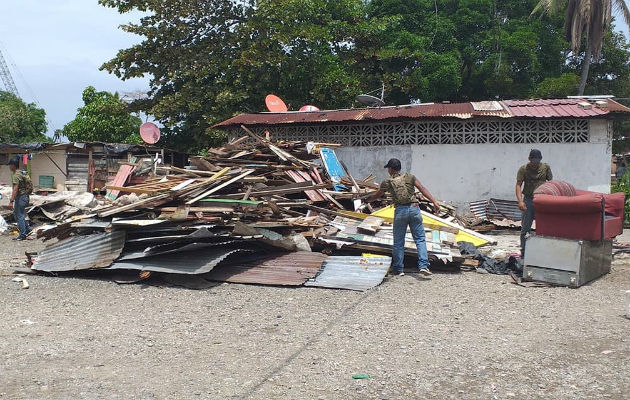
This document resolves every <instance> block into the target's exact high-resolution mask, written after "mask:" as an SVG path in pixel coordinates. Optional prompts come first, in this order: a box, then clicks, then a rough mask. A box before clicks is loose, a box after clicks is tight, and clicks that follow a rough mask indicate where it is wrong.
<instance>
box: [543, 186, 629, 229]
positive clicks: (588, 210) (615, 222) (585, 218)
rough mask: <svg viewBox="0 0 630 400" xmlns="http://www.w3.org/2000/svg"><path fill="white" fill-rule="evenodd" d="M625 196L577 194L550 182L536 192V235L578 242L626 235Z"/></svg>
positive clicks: (593, 193) (582, 192) (594, 193)
mask: <svg viewBox="0 0 630 400" xmlns="http://www.w3.org/2000/svg"><path fill="white" fill-rule="evenodd" d="M624 201H625V196H624V194H623V193H613V194H603V193H596V192H587V191H584V190H576V189H575V188H574V187H573V186H572V185H571V184H570V183H567V182H563V181H549V182H546V183H544V184H542V185H540V186H539V187H538V188H537V189H536V191H535V192H534V212H535V214H536V234H537V235H542V236H553V237H560V238H567V239H578V240H580V239H581V240H603V239H612V238H614V237H615V236H617V235H620V234H621V233H622V232H623V207H624Z"/></svg>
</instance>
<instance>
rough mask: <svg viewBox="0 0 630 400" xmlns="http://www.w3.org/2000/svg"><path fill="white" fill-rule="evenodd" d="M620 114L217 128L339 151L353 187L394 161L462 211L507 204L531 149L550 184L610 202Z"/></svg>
mask: <svg viewBox="0 0 630 400" xmlns="http://www.w3.org/2000/svg"><path fill="white" fill-rule="evenodd" d="M629 113H630V109H629V108H627V107H625V106H622V105H621V104H619V103H617V102H615V101H613V100H605V101H599V102H595V101H591V102H590V103H589V102H588V101H586V100H580V99H557V100H507V101H486V102H476V103H457V104H450V103H448V104H433V103H432V104H419V105H407V106H396V107H381V108H364V109H352V110H330V111H315V112H285V113H256V114H241V115H238V116H236V117H234V118H231V119H229V120H227V121H224V122H222V123H220V124H218V125H217V126H216V127H217V128H221V129H225V130H227V131H228V133H229V134H230V136H242V135H243V132H242V130H241V128H240V125H241V124H242V125H246V126H247V127H249V128H250V129H252V130H253V131H254V132H257V133H261V134H262V133H263V132H264V131H265V130H268V131H269V132H270V133H271V136H272V137H273V138H274V139H276V140H302V141H315V142H332V143H340V144H342V146H343V147H341V148H339V149H337V150H336V152H337V155H338V157H339V159H341V160H342V161H343V162H344V163H345V164H346V165H347V167H348V169H349V170H350V173H351V174H353V175H354V176H355V177H356V178H363V177H365V176H368V175H369V174H374V175H376V176H377V178H378V180H379V181H380V180H381V179H383V178H385V177H386V174H387V173H386V171H385V170H384V169H383V166H384V165H385V163H386V162H387V160H388V159H389V158H392V157H395V158H399V159H400V160H401V161H402V165H403V170H404V171H409V172H411V173H413V174H415V175H416V176H417V177H418V178H419V179H420V180H421V181H422V182H423V183H424V184H425V186H427V188H429V190H430V191H431V192H432V193H433V194H434V195H435V196H436V197H437V198H439V199H441V200H444V201H448V202H451V203H452V204H454V205H456V206H458V207H464V206H465V205H466V204H467V203H468V202H470V201H474V200H484V199H488V198H500V199H514V196H515V195H514V187H515V183H516V171H517V170H518V168H519V166H521V165H522V164H524V163H526V162H527V156H528V154H529V151H530V150H531V149H532V148H537V149H540V150H541V151H542V154H543V162H546V163H548V164H549V165H550V166H551V169H552V172H553V175H554V179H560V180H564V181H568V182H571V183H572V184H573V185H575V186H576V187H578V188H580V189H586V190H592V191H599V192H609V191H610V165H611V164H610V163H611V156H612V153H611V150H612V122H611V120H612V119H613V118H628V117H629V116H630V114H629Z"/></svg>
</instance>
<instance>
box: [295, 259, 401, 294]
mask: <svg viewBox="0 0 630 400" xmlns="http://www.w3.org/2000/svg"><path fill="white" fill-rule="evenodd" d="M391 263H392V259H391V257H386V256H380V257H357V256H331V257H328V259H326V261H325V262H324V265H322V270H321V272H320V273H319V274H318V275H317V276H316V277H315V278H313V279H310V280H308V281H307V282H306V283H305V286H317V287H324V288H332V289H349V290H358V291H365V290H368V289H371V288H373V287H376V286H378V285H379V284H380V283H381V282H383V279H384V278H385V275H386V274H387V271H388V270H389V267H390V265H391Z"/></svg>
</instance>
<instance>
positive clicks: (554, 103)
mask: <svg viewBox="0 0 630 400" xmlns="http://www.w3.org/2000/svg"><path fill="white" fill-rule="evenodd" d="M585 101H586V100H584V99H549V100H505V101H483V102H472V103H425V104H409V105H404V106H392V107H378V108H372V107H368V108H358V109H348V110H323V111H310V112H305V111H289V112H283V113H269V112H262V113H252V114H241V115H237V116H236V117H233V118H230V119H228V120H226V121H223V122H221V123H219V124H217V125H215V126H214V127H215V128H226V127H230V126H239V125H241V124H243V125H285V124H311V125H312V124H324V123H348V122H355V121H361V122H372V121H383V120H417V119H432V118H451V119H470V118H515V117H519V118H590V117H599V116H603V115H607V114H611V113H630V108H628V107H625V106H623V105H621V104H619V103H617V102H616V101H614V100H611V99H607V100H604V101H605V102H606V105H607V107H598V106H596V105H595V104H594V103H593V104H592V107H591V109H584V108H582V107H581V106H580V105H579V103H583V102H585Z"/></svg>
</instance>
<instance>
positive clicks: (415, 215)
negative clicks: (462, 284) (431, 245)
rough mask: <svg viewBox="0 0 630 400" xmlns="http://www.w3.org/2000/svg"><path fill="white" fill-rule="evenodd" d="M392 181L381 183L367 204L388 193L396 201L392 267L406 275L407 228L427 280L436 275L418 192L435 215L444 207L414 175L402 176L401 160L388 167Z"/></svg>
mask: <svg viewBox="0 0 630 400" xmlns="http://www.w3.org/2000/svg"><path fill="white" fill-rule="evenodd" d="M385 168H387V172H388V173H389V175H390V178H388V179H385V180H384V181H383V182H381V187H380V188H379V189H378V191H377V192H376V193H374V194H373V195H372V196H370V198H369V199H368V200H367V201H368V202H371V201H374V200H376V199H378V198H379V197H381V196H383V194H384V193H385V192H389V193H390V194H391V196H392V199H393V200H394V206H395V207H396V211H395V213H394V251H393V257H392V258H393V260H392V266H393V269H394V273H395V274H397V275H404V274H405V273H404V272H403V267H404V266H403V261H404V257H405V236H406V235H407V226H409V227H410V228H411V234H412V236H413V240H414V241H415V242H416V248H417V249H418V269H419V270H420V273H421V274H422V275H425V276H429V275H432V273H431V271H429V255H428V254H427V243H426V238H425V233H424V226H423V225H422V214H421V213H420V207H419V205H418V199H417V198H416V188H418V190H419V191H420V193H422V194H423V195H424V197H426V198H427V199H428V200H429V201H431V202H432V203H433V207H434V208H435V212H436V213H438V212H440V206H439V205H438V203H437V201H435V199H434V198H433V196H431V193H429V191H428V190H427V189H426V188H425V187H424V186H422V184H421V183H420V181H419V180H418V179H416V177H415V176H413V175H412V174H408V173H407V174H401V173H400V169H401V164H400V160H398V159H396V158H392V159H391V160H389V162H388V163H387V164H386V165H385Z"/></svg>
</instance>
